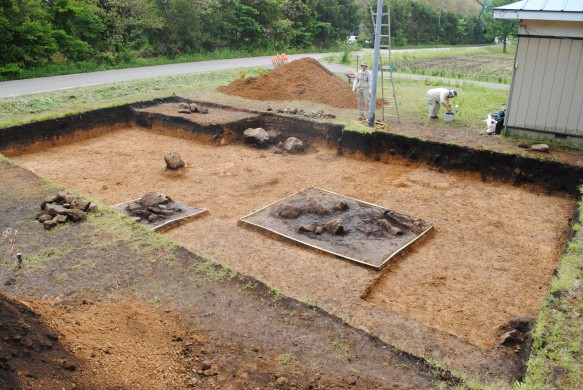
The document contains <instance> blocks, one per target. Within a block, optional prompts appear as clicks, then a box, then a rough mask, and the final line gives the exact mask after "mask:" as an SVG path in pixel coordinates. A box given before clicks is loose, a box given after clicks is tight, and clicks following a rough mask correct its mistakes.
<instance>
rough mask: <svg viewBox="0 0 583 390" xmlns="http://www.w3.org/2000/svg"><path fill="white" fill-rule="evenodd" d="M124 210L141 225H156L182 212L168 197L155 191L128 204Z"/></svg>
mask: <svg viewBox="0 0 583 390" xmlns="http://www.w3.org/2000/svg"><path fill="white" fill-rule="evenodd" d="M126 210H127V212H128V214H129V215H130V216H131V217H133V218H134V219H135V220H136V221H137V222H141V223H156V222H158V221H160V220H162V219H166V218H169V217H172V216H174V215H175V214H178V213H180V212H181V211H182V209H181V208H180V207H179V206H177V205H176V204H175V203H174V201H173V200H172V199H171V198H170V197H169V196H166V195H164V194H161V193H159V192H157V191H150V192H147V193H145V194H144V195H143V196H142V197H141V198H140V199H138V200H136V201H133V202H130V203H128V204H127V206H126Z"/></svg>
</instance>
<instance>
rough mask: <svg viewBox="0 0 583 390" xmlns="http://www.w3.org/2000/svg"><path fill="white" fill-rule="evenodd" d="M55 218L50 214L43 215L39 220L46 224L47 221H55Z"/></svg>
mask: <svg viewBox="0 0 583 390" xmlns="http://www.w3.org/2000/svg"><path fill="white" fill-rule="evenodd" d="M53 218H54V217H53V216H51V215H48V214H43V215H41V216H40V217H38V220H39V221H40V222H46V221H50V220H51V219H53Z"/></svg>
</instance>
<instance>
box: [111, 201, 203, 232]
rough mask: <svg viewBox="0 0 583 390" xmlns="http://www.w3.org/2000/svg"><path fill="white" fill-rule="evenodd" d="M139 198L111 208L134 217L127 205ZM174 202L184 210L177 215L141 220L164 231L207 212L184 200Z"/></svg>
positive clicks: (152, 227)
mask: <svg viewBox="0 0 583 390" xmlns="http://www.w3.org/2000/svg"><path fill="white" fill-rule="evenodd" d="M139 200H140V198H138V199H133V200H128V201H126V202H123V203H119V204H116V205H114V206H111V208H112V209H114V210H116V211H119V212H120V213H122V214H124V215H126V216H128V217H130V218H133V217H132V215H130V213H128V211H127V209H126V206H127V205H128V204H130V203H134V202H137V201H139ZM173 204H174V205H175V206H177V207H179V208H180V209H181V210H182V211H180V212H179V213H176V214H175V215H172V216H171V217H168V218H164V219H161V220H159V221H156V222H154V223H144V222H141V224H142V225H144V226H146V227H147V228H148V229H151V230H155V231H160V232H162V231H166V230H170V229H172V228H173V227H176V226H178V225H179V224H181V223H182V222H186V221H187V220H189V219H192V218H196V217H199V216H201V215H203V214H204V213H206V212H207V210H206V209H203V208H197V207H191V206H188V205H186V204H184V203H182V202H176V201H174V202H173Z"/></svg>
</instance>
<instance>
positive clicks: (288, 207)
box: [277, 199, 348, 235]
mask: <svg viewBox="0 0 583 390" xmlns="http://www.w3.org/2000/svg"><path fill="white" fill-rule="evenodd" d="M346 210H348V204H347V203H346V202H338V203H336V204H335V205H334V206H333V207H332V209H331V210H329V209H328V208H326V206H324V205H323V204H322V203H320V202H319V201H317V200H314V199H312V200H310V201H309V202H308V203H306V204H305V205H303V206H301V207H298V206H296V205H293V204H289V203H286V204H283V205H282V206H281V207H280V208H279V210H278V211H277V216H278V217H280V218H284V219H296V218H299V217H300V216H301V215H302V214H316V215H320V216H322V215H329V214H331V213H332V212H334V211H346ZM299 231H300V232H302V233H315V234H318V235H319V234H322V233H324V232H330V233H332V234H337V235H340V234H345V233H347V232H348V230H347V229H346V228H345V227H344V222H343V221H342V219H340V218H336V219H333V220H331V221H328V222H326V223H324V224H323V225H322V224H305V225H301V226H300V227H299Z"/></svg>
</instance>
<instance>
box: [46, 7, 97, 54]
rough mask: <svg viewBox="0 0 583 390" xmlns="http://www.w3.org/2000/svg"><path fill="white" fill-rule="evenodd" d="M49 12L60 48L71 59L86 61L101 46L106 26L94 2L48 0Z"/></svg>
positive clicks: (53, 32)
mask: <svg viewBox="0 0 583 390" xmlns="http://www.w3.org/2000/svg"><path fill="white" fill-rule="evenodd" d="M45 4H47V5H48V13H49V17H50V21H51V27H52V29H53V31H52V36H53V37H54V39H55V41H56V42H57V45H58V47H59V51H60V52H61V54H63V55H64V56H65V57H66V58H67V59H69V60H74V61H76V60H84V59H87V58H89V57H90V56H92V55H93V54H94V52H95V50H94V49H99V48H100V46H101V45H100V43H101V42H102V40H101V34H102V33H103V32H104V30H105V25H104V24H103V22H102V20H101V18H100V13H101V12H100V9H99V8H98V7H97V3H96V2H94V1H86V0H49V1H45Z"/></svg>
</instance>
